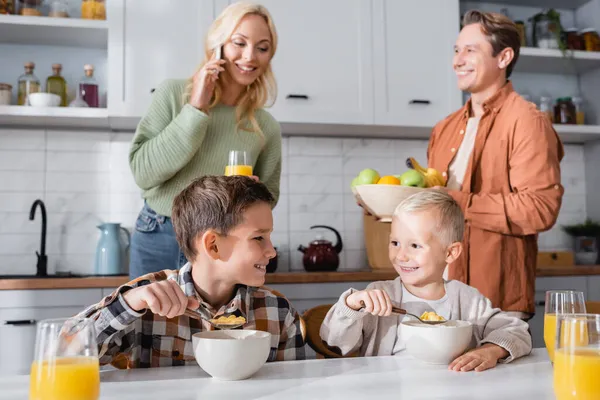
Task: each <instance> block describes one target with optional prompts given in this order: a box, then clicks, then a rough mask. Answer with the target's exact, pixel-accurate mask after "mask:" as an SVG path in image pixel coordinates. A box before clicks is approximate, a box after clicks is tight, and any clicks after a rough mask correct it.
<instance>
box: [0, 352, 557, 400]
mask: <svg viewBox="0 0 600 400" xmlns="http://www.w3.org/2000/svg"><path fill="white" fill-rule="evenodd" d="M101 379H102V384H101V397H100V398H101V399H102V400H112V399H114V400H117V399H118V400H133V399H144V400H154V399H156V400H159V399H160V400H183V399H190V400H200V399H202V400H204V399H219V400H225V399H244V400H249V399H265V400H266V399H273V400H282V399H286V400H287V399H310V400H316V399H344V400H350V399H361V400H381V399H395V400H398V399H401V400H409V399H460V400H468V399H486V400H491V399H498V400H500V399H502V400H506V399H529V400H546V399H548V400H551V399H554V394H553V390H552V366H551V364H550V362H549V361H548V356H547V354H546V350H545V349H535V350H534V351H533V353H532V355H530V356H528V357H525V358H522V359H520V360H517V361H516V362H514V363H512V364H509V365H499V366H497V367H496V368H495V369H492V370H488V371H485V372H481V373H475V372H468V373H458V372H452V371H448V370H447V367H445V366H434V365H426V364H422V363H420V362H418V361H416V360H414V359H412V358H410V357H409V356H408V355H403V356H400V357H371V358H352V359H335V360H308V361H294V362H282V363H268V364H265V366H264V367H263V368H262V369H261V370H260V371H259V372H258V373H257V374H256V375H255V376H254V377H252V378H251V379H249V380H245V381H236V382H221V381H217V380H214V379H212V378H210V377H209V376H208V375H206V374H205V373H204V372H203V371H202V370H201V369H200V368H199V367H169V368H154V369H140V370H129V371H103V372H102V373H101ZM28 386H29V377H28V376H15V377H3V378H0V400H9V399H10V400H18V399H27V398H28Z"/></svg>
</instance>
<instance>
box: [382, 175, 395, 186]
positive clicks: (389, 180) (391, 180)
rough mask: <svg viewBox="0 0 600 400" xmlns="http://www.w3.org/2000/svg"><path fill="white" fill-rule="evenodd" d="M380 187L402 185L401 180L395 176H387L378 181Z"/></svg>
mask: <svg viewBox="0 0 600 400" xmlns="http://www.w3.org/2000/svg"><path fill="white" fill-rule="evenodd" d="M377 184H378V185H400V179H398V178H396V177H395V176H391V175H386V176H382V177H381V178H379V180H378V181H377Z"/></svg>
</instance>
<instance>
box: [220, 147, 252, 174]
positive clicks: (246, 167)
mask: <svg viewBox="0 0 600 400" xmlns="http://www.w3.org/2000/svg"><path fill="white" fill-rule="evenodd" d="M225 175H226V176H232V175H245V176H252V164H251V163H250V157H249V156H248V153H246V152H245V151H244V150H231V151H230V152H229V161H228V163H227V166H226V167H225Z"/></svg>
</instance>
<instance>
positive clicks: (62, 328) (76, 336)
mask: <svg viewBox="0 0 600 400" xmlns="http://www.w3.org/2000/svg"><path fill="white" fill-rule="evenodd" d="M99 395H100V365H99V360H98V347H97V345H96V333H95V329H94V323H93V321H92V320H90V319H86V318H71V319H47V320H43V321H40V323H39V324H38V326H37V333H36V343H35V353H34V360H33V362H32V364H31V376H30V383H29V399H30V400H56V399H65V400H66V399H77V400H97V399H98V397H99Z"/></svg>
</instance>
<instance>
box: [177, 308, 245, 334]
mask: <svg viewBox="0 0 600 400" xmlns="http://www.w3.org/2000/svg"><path fill="white" fill-rule="evenodd" d="M183 315H185V316H187V317H190V318H194V319H197V320H202V321H207V322H208V323H209V324H211V325H212V326H213V327H214V328H216V329H235V328H239V327H240V326H244V324H245V323H246V317H244V316H243V315H242V318H244V322H241V323H240V322H234V323H228V322H220V323H219V322H214V321H215V320H213V319H205V318H203V317H202V314H200V313H199V312H198V311H194V310H190V309H189V308H188V309H186V310H185V312H184V313H183ZM229 315H234V314H228V315H227V314H225V315H223V317H228V316H229ZM234 316H235V315H234ZM220 318H221V317H219V319H220Z"/></svg>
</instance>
